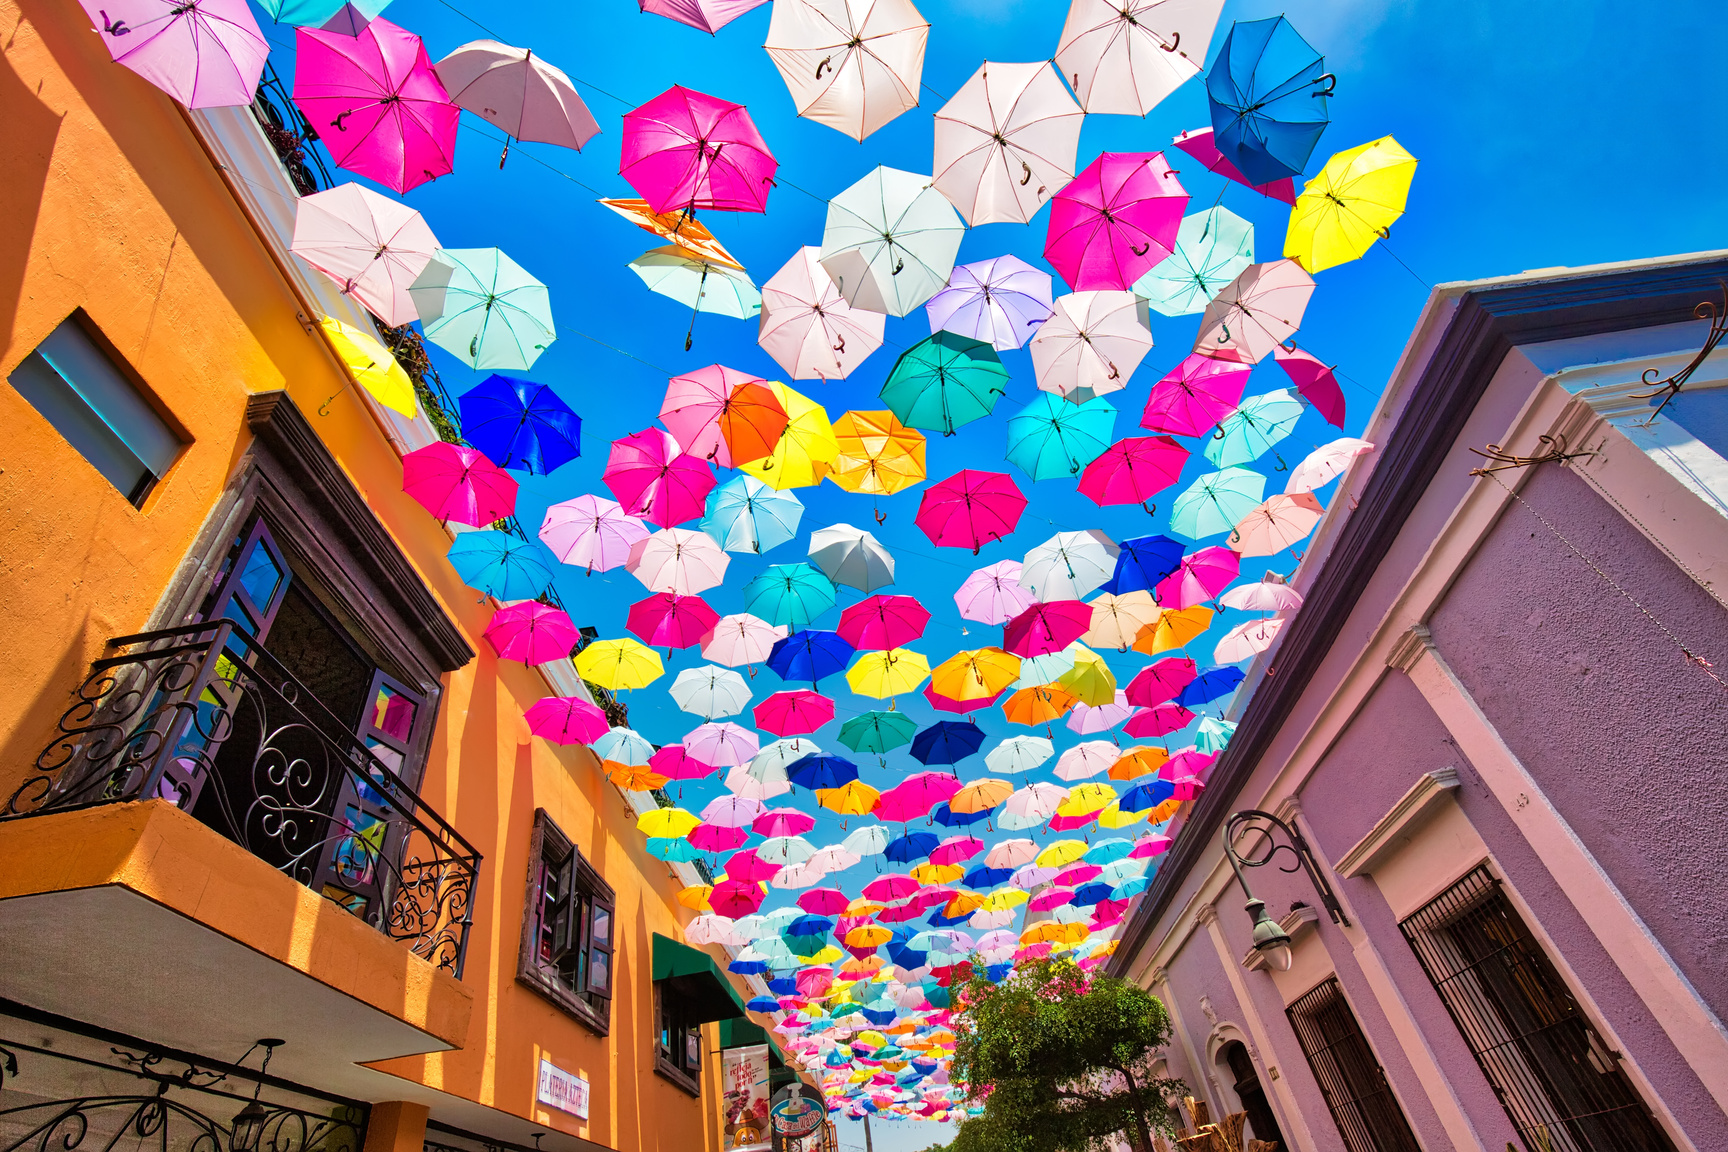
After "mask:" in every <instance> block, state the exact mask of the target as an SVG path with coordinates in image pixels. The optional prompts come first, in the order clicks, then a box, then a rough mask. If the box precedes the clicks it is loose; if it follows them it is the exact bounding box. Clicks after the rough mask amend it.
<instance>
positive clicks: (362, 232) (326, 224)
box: [288, 182, 438, 327]
mask: <svg viewBox="0 0 1728 1152" xmlns="http://www.w3.org/2000/svg"><path fill="white" fill-rule="evenodd" d="M288 250H289V251H290V252H293V253H294V255H296V256H298V257H300V259H302V260H304V261H306V263H308V264H310V265H312V267H314V268H316V269H318V271H320V272H322V273H324V274H325V275H326V276H328V277H330V278H331V279H332V280H334V281H336V283H337V284H339V285H341V287H342V294H343V295H345V296H352V297H353V298H354V299H356V300H358V301H359V302H360V303H361V304H363V305H365V306H366V307H367V308H368V309H370V310H371V311H372V312H373V313H374V314H375V315H376V316H377V317H378V318H379V319H380V320H382V321H384V323H386V324H388V325H390V326H391V327H397V326H400V325H402V324H407V323H410V322H412V321H414V320H417V319H419V318H420V313H419V311H418V310H417V309H416V308H415V307H414V300H413V298H412V297H411V296H409V295H408V288H409V286H410V285H411V284H413V283H414V281H415V279H416V278H417V277H418V276H419V275H420V273H421V272H423V271H425V269H426V265H427V264H429V263H430V262H431V260H432V254H433V253H434V252H436V251H437V250H438V238H437V237H436V236H433V235H432V229H431V228H429V227H427V226H426V221H425V220H424V219H423V218H422V217H421V215H420V213H418V212H416V211H414V209H412V208H410V207H408V206H407V205H406V204H398V203H397V202H396V201H394V200H392V199H390V198H389V197H388V196H381V195H379V194H378V193H376V192H374V191H372V190H371V189H370V188H362V187H361V186H360V185H358V184H355V183H352V182H350V183H347V184H343V185H340V186H339V187H336V188H331V189H330V190H329V191H326V192H314V193H313V194H312V195H310V196H304V197H301V199H300V201H299V204H298V205H297V206H296V208H295V210H294V239H293V242H292V243H290V244H289V246H288Z"/></svg>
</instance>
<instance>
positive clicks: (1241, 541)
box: [1229, 492, 1326, 556]
mask: <svg viewBox="0 0 1728 1152" xmlns="http://www.w3.org/2000/svg"><path fill="white" fill-rule="evenodd" d="M1325 514H1326V510H1325V509H1324V508H1323V507H1321V505H1320V501H1318V500H1316V499H1315V498H1314V493H1312V492H1298V493H1296V494H1295V495H1293V496H1291V495H1285V494H1283V493H1280V494H1278V495H1277V496H1268V497H1267V498H1266V499H1265V500H1264V501H1262V502H1261V504H1260V505H1259V507H1257V508H1255V509H1254V510H1253V511H1251V512H1249V513H1248V514H1247V515H1246V516H1244V517H1242V520H1241V522H1240V523H1238V524H1237V525H1236V530H1235V531H1234V532H1232V533H1230V540H1229V544H1230V547H1231V548H1233V549H1235V550H1236V551H1237V552H1239V553H1241V554H1242V555H1244V556H1272V555H1275V554H1277V553H1279V552H1282V551H1283V550H1284V549H1286V548H1292V547H1295V545H1296V544H1297V543H1299V542H1300V541H1301V540H1302V539H1303V538H1304V537H1305V536H1307V535H1308V533H1310V532H1312V531H1314V525H1316V524H1318V523H1320V518H1321V517H1322V516H1324V515H1325Z"/></svg>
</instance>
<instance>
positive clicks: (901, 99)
mask: <svg viewBox="0 0 1728 1152" xmlns="http://www.w3.org/2000/svg"><path fill="white" fill-rule="evenodd" d="M929 33H930V25H929V23H928V22H927V21H926V20H925V19H924V17H923V16H921V15H919V13H918V9H917V8H915V7H913V6H912V0H787V2H786V3H784V4H775V5H774V15H773V17H772V18H771V19H770V20H769V23H768V39H767V41H766V43H765V44H764V45H763V47H764V48H766V49H767V51H768V58H769V59H770V60H772V61H774V67H775V68H777V69H779V71H780V78H781V79H782V80H784V81H785V82H786V88H787V90H788V91H790V92H791V93H792V103H793V104H794V105H795V106H796V107H797V109H798V115H800V116H804V117H807V118H808V119H811V120H814V121H816V122H817V123H818V124H826V125H828V126H829V127H830V128H833V129H836V130H838V131H840V132H844V133H846V135H848V136H850V137H852V138H853V139H854V140H863V139H864V137H866V136H868V135H870V133H872V132H874V131H876V129H878V128H880V127H882V125H884V124H886V123H888V122H889V121H890V120H892V119H894V118H895V117H896V116H898V115H900V113H902V112H904V111H906V110H907V109H909V108H916V107H917V106H918V86H919V83H920V78H921V77H922V76H923V74H924V45H925V41H926V40H927V39H928V38H929Z"/></svg>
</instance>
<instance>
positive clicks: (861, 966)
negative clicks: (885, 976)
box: [840, 956, 885, 979]
mask: <svg viewBox="0 0 1728 1152" xmlns="http://www.w3.org/2000/svg"><path fill="white" fill-rule="evenodd" d="M884 963H885V961H884V960H883V959H882V957H880V956H866V957H864V959H862V960H860V959H858V958H857V957H853V958H852V959H850V960H848V961H846V963H844V964H842V965H840V974H841V975H842V976H856V977H859V978H861V979H862V978H867V977H870V976H874V975H876V973H878V972H880V971H882V967H883V965H884Z"/></svg>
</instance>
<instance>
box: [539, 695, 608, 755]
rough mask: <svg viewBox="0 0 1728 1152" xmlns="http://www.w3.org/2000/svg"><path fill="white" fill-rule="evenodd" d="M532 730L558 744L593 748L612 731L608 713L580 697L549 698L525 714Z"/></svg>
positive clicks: (540, 701)
mask: <svg viewBox="0 0 1728 1152" xmlns="http://www.w3.org/2000/svg"><path fill="white" fill-rule="evenodd" d="M523 718H524V719H526V720H527V721H528V730H529V731H530V732H532V733H534V735H536V736H543V737H545V738H546V739H548V740H550V741H552V743H554V744H592V743H594V741H596V740H598V739H600V737H602V736H604V735H606V731H607V729H608V728H609V727H610V725H609V724H607V722H606V713H604V712H602V711H601V710H600V709H599V707H598V706H596V705H594V704H590V703H589V702H588V701H586V700H584V699H582V698H581V697H579V696H547V697H545V698H544V699H541V700H536V701H534V703H532V704H530V705H529V706H528V710H527V711H526V712H524V713H523Z"/></svg>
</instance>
